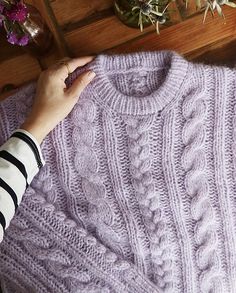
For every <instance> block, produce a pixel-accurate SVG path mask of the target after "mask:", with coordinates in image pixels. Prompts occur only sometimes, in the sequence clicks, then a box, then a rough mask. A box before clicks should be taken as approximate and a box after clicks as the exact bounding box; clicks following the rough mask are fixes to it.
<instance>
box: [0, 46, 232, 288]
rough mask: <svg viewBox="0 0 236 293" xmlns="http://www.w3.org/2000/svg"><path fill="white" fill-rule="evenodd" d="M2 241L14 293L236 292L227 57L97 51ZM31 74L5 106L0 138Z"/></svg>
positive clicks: (6, 283)
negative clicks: (91, 74) (90, 75)
mask: <svg viewBox="0 0 236 293" xmlns="http://www.w3.org/2000/svg"><path fill="white" fill-rule="evenodd" d="M88 68H90V69H93V70H94V71H95V72H96V74H97V75H96V77H95V79H94V80H93V81H92V83H91V84H90V85H89V86H88V87H87V88H86V90H84V92H83V93H82V95H81V97H80V99H79V101H78V103H77V104H76V106H75V108H74V109H73V111H72V112H71V113H70V115H69V116H68V117H67V118H66V119H65V120H64V121H62V122H61V123H60V124H59V125H58V126H57V127H56V128H55V129H54V130H53V131H52V132H51V133H50V134H49V135H48V136H47V138H46V139H45V140H44V142H43V143H42V145H41V147H42V153H43V156H44V159H45V161H46V165H45V166H44V167H43V168H42V169H41V171H40V172H39V173H38V175H37V176H36V177H35V178H34V180H33V181H32V184H31V186H30V187H29V188H28V189H27V191H26V193H25V195H24V197H23V201H22V203H21V205H20V207H19V208H18V211H17V214H16V215H15V217H14V219H13V220H12V222H11V225H10V227H9V228H8V229H7V231H6V234H5V238H4V241H3V242H2V243H1V245H0V279H1V281H2V284H3V288H4V290H5V292H7V293H12V292H17V293H23V292H24V293H34V292H35V293H41V292H43V293H49V292H52V293H60V292H63V293H68V292H73V293H80V292H81V293H88V292H89V293H95V292H96V293H108V292H110V293H112V292H120V293H126V292H133V293H154V292H173V293H183V292H186V293H199V292H209V293H210V292H211V293H213V292H214V293H215V292H219V293H228V292H233V293H235V292H236V147H235V146H236V141H235V140H236V108H235V105H236V84H235V82H236V69H229V68H227V67H217V66H210V65H203V64H193V63H191V62H188V61H187V60H186V59H184V58H183V57H182V56H180V55H179V54H177V53H175V52H173V51H159V52H142V53H133V54H128V55H125V54H123V55H113V56H109V55H105V54H101V55H99V56H97V58H96V59H95V60H94V61H93V62H92V63H91V64H89V65H87V66H85V68H84V69H77V70H76V71H75V72H74V73H73V74H71V75H70V77H69V79H68V84H70V83H71V82H72V81H73V79H74V78H75V77H76V76H77V75H78V74H79V73H81V72H82V71H83V70H85V69H86V70H87V69H88ZM34 93H35V83H32V84H30V85H28V86H25V87H24V88H22V89H21V90H20V91H19V92H18V93H17V94H15V95H14V96H12V97H10V98H8V99H7V100H5V101H4V102H2V103H1V105H0V115H1V116H0V143H3V142H4V141H5V140H6V139H7V138H8V137H9V136H10V134H11V132H12V131H13V130H15V129H16V128H18V127H19V126H20V124H21V123H22V122H23V120H24V118H25V116H26V114H27V113H28V112H29V110H30V107H31V103H32V98H33V96H34Z"/></svg>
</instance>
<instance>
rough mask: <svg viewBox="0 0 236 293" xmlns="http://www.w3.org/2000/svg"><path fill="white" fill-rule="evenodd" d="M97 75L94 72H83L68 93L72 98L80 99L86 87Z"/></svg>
mask: <svg viewBox="0 0 236 293" xmlns="http://www.w3.org/2000/svg"><path fill="white" fill-rule="evenodd" d="M94 77H95V73H94V72H93V71H86V72H83V73H82V74H81V75H79V76H78V77H77V79H75V80H74V82H73V84H72V85H71V87H70V88H69V89H68V90H67V91H66V93H67V94H68V95H69V96H70V97H72V98H78V97H79V96H80V94H81V93H82V91H83V90H84V89H85V87H86V86H87V85H88V84H89V83H90V82H91V81H92V80H93V79H94Z"/></svg>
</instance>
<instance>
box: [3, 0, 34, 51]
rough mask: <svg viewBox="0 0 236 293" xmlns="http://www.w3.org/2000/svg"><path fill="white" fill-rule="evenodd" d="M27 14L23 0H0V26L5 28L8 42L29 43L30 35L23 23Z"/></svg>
mask: <svg viewBox="0 0 236 293" xmlns="http://www.w3.org/2000/svg"><path fill="white" fill-rule="evenodd" d="M28 15H29V12H28V9H27V6H26V5H25V4H24V3H23V1H11V0H0V27H3V28H4V29H5V31H6V35H7V41H8V42H9V43H11V44H13V45H19V46H26V45H27V44H28V43H29V40H30V35H29V34H28V33H27V32H26V31H25V30H24V25H23V24H24V22H25V21H26V19H27V17H28Z"/></svg>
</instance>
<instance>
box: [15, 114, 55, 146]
mask: <svg viewBox="0 0 236 293" xmlns="http://www.w3.org/2000/svg"><path fill="white" fill-rule="evenodd" d="M20 128H21V129H24V130H26V131H28V132H29V133H31V134H32V135H33V136H34V137H35V139H36V140H37V141H38V143H39V144H41V143H42V141H43V140H44V138H45V137H46V136H47V134H48V133H49V132H50V131H51V129H50V128H49V127H48V126H47V125H45V123H43V122H42V121H40V120H37V119H32V118H31V117H28V118H27V119H26V120H25V122H24V123H23V124H22V125H21V127H20Z"/></svg>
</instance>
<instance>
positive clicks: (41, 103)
mask: <svg viewBox="0 0 236 293" xmlns="http://www.w3.org/2000/svg"><path fill="white" fill-rule="evenodd" d="M93 58H94V57H93V56H87V57H80V58H75V59H69V60H66V63H67V64H68V68H69V69H70V72H73V71H74V70H75V69H76V68H77V67H79V66H83V65H85V64H87V63H89V62H90V61H92V60H93ZM68 68H67V66H66V65H62V64H60V65H58V64H55V65H53V66H52V67H50V68H48V69H47V70H45V71H43V72H42V73H41V75H40V77H39V79H38V83H37V89H36V96H35V100H34V104H33V107H32V110H31V112H30V114H29V116H28V117H27V119H26V121H25V122H24V123H23V125H22V126H21V127H20V128H21V129H25V130H27V131H28V132H30V133H31V134H32V135H33V136H34V137H35V138H36V139H37V141H38V142H39V143H41V142H42V140H43V139H44V138H45V136H46V135H47V134H48V133H49V132H50V131H51V130H52V129H53V128H54V127H55V126H56V125H57V124H58V123H59V122H60V121H61V120H63V119H64V118H65V117H66V116H67V115H68V114H69V113H70V112H71V110H72V108H73V107H74V105H75V104H76V103H77V101H78V98H79V96H80V94H81V92H82V91H83V90H84V88H85V87H86V86H87V85H88V84H89V83H90V81H92V79H93V78H94V76H95V73H94V72H92V71H88V72H84V73H82V74H81V75H80V76H79V77H78V78H77V79H76V80H74V82H73V84H72V86H71V87H70V88H68V89H66V85H65V79H66V78H67V76H68Z"/></svg>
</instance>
